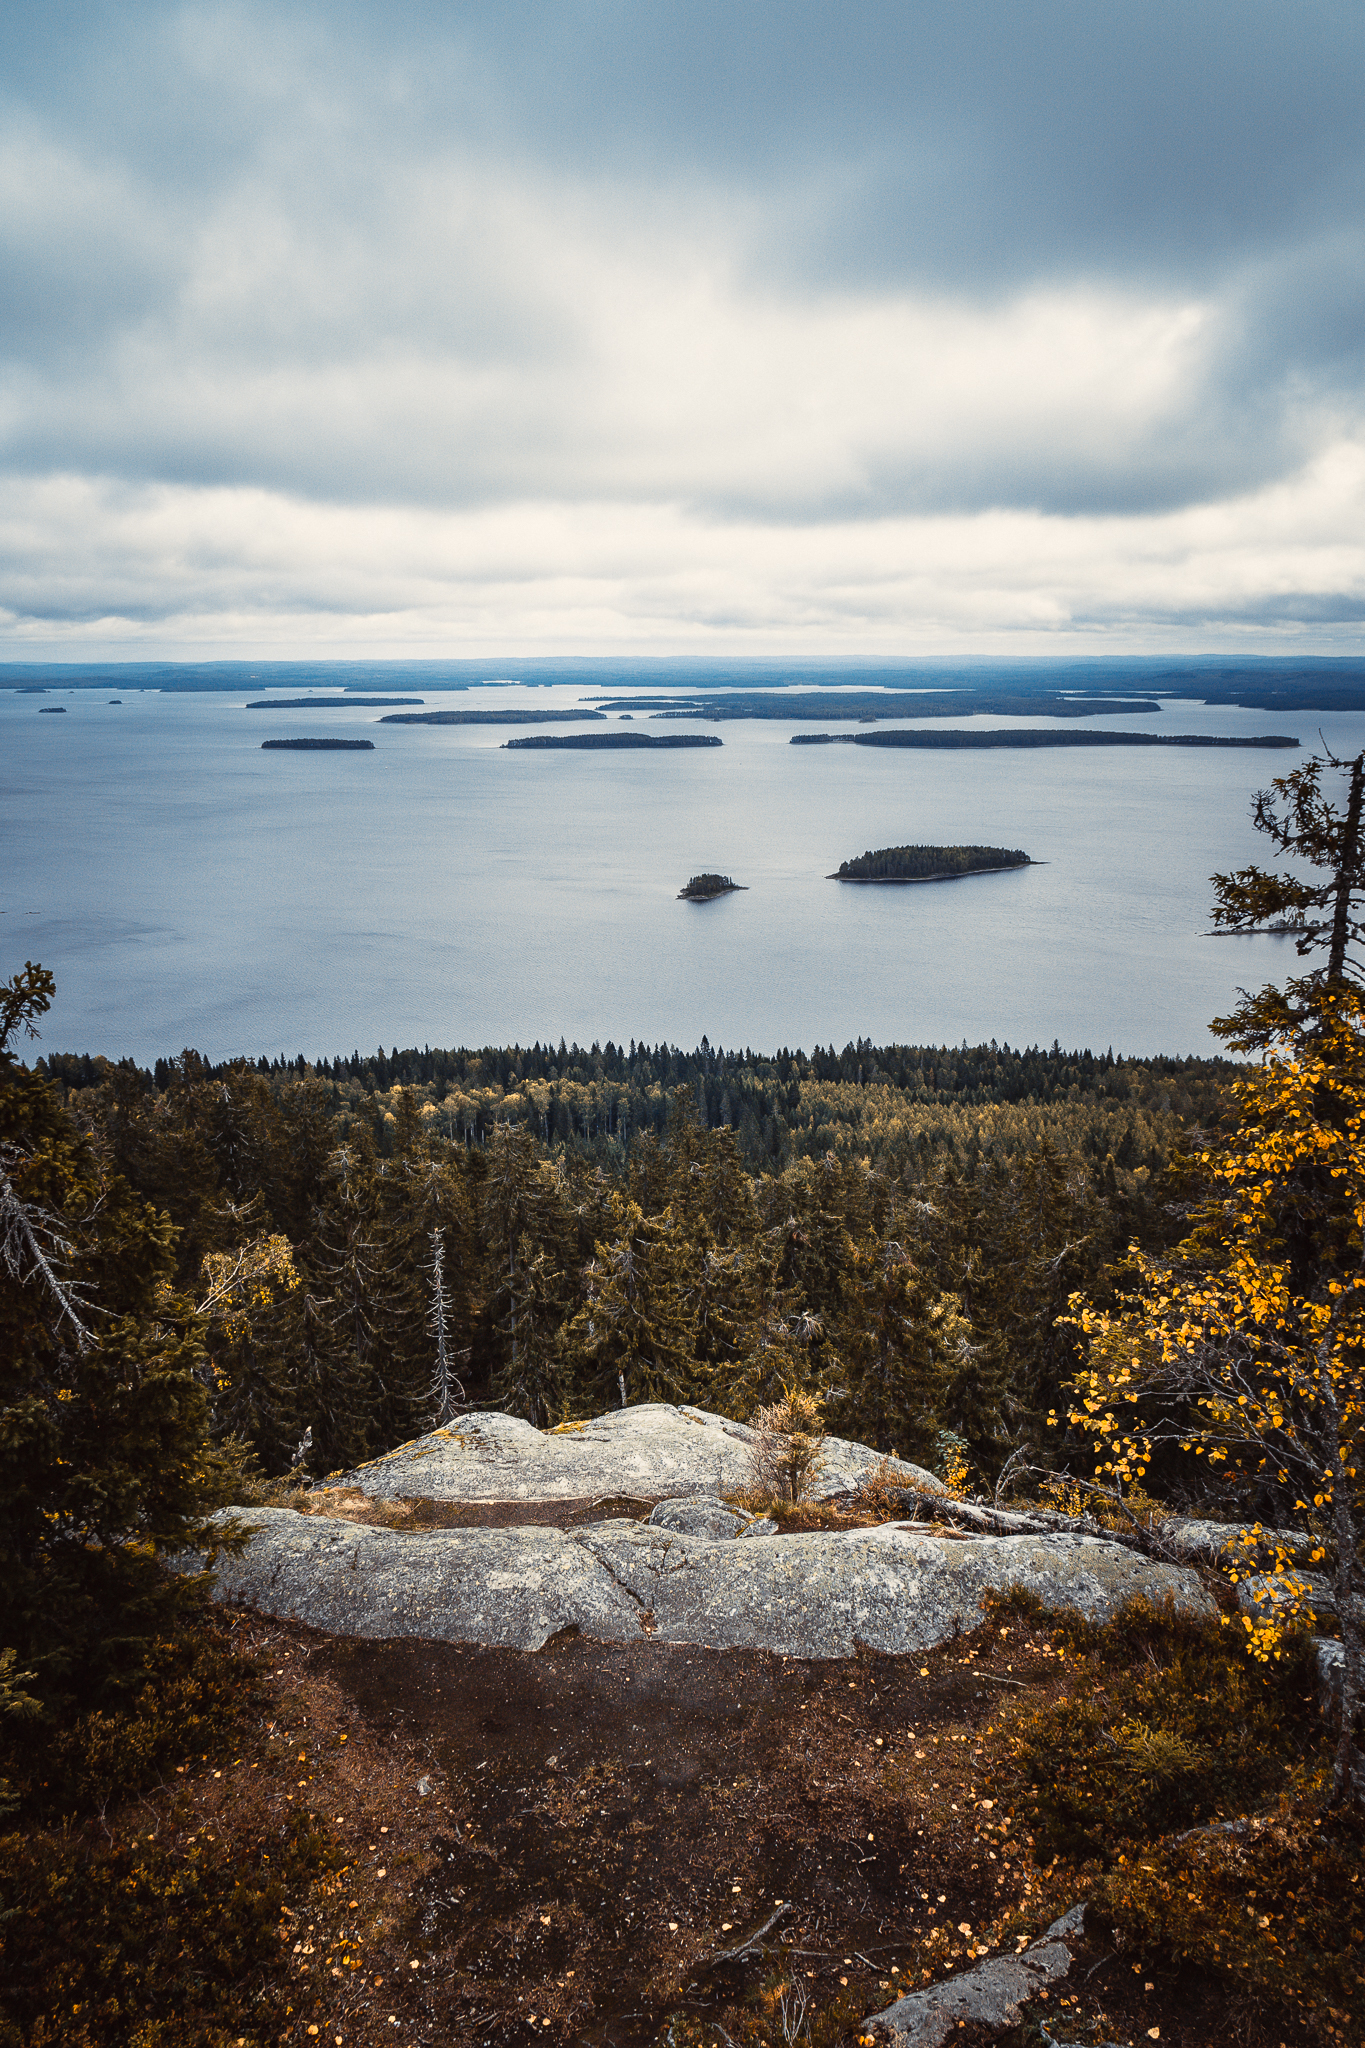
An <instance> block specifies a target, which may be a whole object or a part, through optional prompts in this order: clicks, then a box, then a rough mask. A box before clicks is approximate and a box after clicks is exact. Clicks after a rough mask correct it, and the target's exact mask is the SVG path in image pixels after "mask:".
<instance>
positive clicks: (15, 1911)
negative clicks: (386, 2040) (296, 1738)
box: [0, 1810, 331, 2048]
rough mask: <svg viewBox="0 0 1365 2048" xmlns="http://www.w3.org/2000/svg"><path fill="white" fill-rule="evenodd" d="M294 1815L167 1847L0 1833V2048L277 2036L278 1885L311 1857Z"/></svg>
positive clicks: (305, 1830) (310, 1872)
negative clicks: (271, 1827)
mask: <svg viewBox="0 0 1365 2048" xmlns="http://www.w3.org/2000/svg"><path fill="white" fill-rule="evenodd" d="M330 1853H331V1852H330V1851H329V1849H328V1846H327V1843H326V1840H325V1838H324V1836H323V1835H321V1834H320V1833H319V1832H317V1830H316V1828H315V1827H314V1825H313V1823H312V1822H311V1821H310V1820H309V1819H308V1818H307V1817H306V1816H305V1815H304V1814H303V1813H302V1812H300V1811H298V1810H296V1811H295V1812H294V1813H293V1814H292V1815H291V1817H290V1818H289V1819H288V1820H287V1821H282V1822H281V1823H280V1825H279V1826H278V1828H277V1829H276V1830H275V1831H273V1832H270V1833H267V1832H264V1831H262V1832H260V1833H258V1834H257V1836H256V1837H255V1839H254V1840H244V1839H243V1836H242V1834H241V1833H240V1832H235V1833H234V1835H233V1837H232V1840H231V1842H230V1843H228V1842H224V1841H223V1840H222V1839H221V1837H219V1838H217V1839H215V1838H214V1837H213V1836H201V1837H199V1838H198V1839H197V1840H191V1841H190V1842H188V1843H181V1842H180V1841H179V1839H178V1838H177V1837H176V1836H175V1835H174V1833H172V1835H171V1838H170V1842H169V1844H168V1846H165V1847H163V1846H161V1844H160V1842H159V1841H158V1840H156V1839H154V1838H152V1837H150V1836H149V1837H148V1838H147V1839H146V1840H139V1839H138V1837H137V1836H135V1835H124V1834H121V1833H120V1832H118V1831H114V1832H113V1833H112V1834H110V1833H108V1832H106V1830H105V1829H104V1828H103V1827H101V1826H100V1824H99V1823H98V1822H96V1821H90V1822H88V1823H87V1824H86V1825H85V1826H84V1827H81V1828H78V1829H61V1830H51V1831H46V1830H44V1831H34V1832H32V1833H30V1834H28V1835H26V1836H19V1835H11V1836H9V1837H7V1838H5V1839H4V1840H3V1841H0V1986H2V1987H3V1988H0V2048H21V2044H22V2048H49V2044H53V2043H56V2042H58V2041H60V2042H62V2043H63V2044H64V2048H130V2044H132V2048H228V2044H229V2043H234V2044H235V2043H238V2042H241V2041H242V2040H243V2039H245V2040H246V2041H247V2042H249V2043H251V2044H253V2048H254V2044H256V2043H258V2042H262V2041H264V2040H266V2039H272V2040H273V2039H276V2038H278V2035H279V2032H280V2030H281V2028H282V2027H283V2025H284V2023H285V2018H286V2011H285V2003H284V2000H285V1993H286V1988H287V1978H286V1974H285V1969H284V1968H283V1967H282V1964H283V1961H284V1956H285V1954H287V1951H286V1949H285V1941H286V1933H285V1930H286V1926H287V1922H286V1921H285V1919H284V1918H283V1916H282V1911H281V1909H282V1907H283V1905H284V1903H285V1900H286V1898H287V1896H288V1895H289V1893H291V1892H293V1891H296V1890H298V1889H299V1888H301V1887H302V1886H304V1885H306V1884H307V1883H309V1882H310V1881H311V1880H312V1879H313V1878H314V1877H315V1876H317V1875H318V1874H319V1873H320V1872H321V1871H322V1870H323V1869H324V1868H325V1867H326V1864H327V1862H328V1860H329V1856H330Z"/></svg>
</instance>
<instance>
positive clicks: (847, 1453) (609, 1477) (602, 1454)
mask: <svg viewBox="0 0 1365 2048" xmlns="http://www.w3.org/2000/svg"><path fill="white" fill-rule="evenodd" d="M752 1442H753V1431H752V1430H751V1429H747V1428H746V1427H745V1425H744V1424H743V1423H742V1422H732V1421H730V1420H729V1418H728V1417H726V1416H723V1415H711V1414H708V1413H707V1411H706V1410H705V1409H703V1408H675V1407H673V1406H672V1405H671V1404H670V1403H668V1402H665V1401H642V1402H640V1403H639V1404H638V1405H637V1406H636V1407H633V1408H615V1409H612V1410H611V1411H610V1412H609V1413H608V1414H606V1415H598V1416H595V1417H594V1418H593V1420H592V1421H591V1422H570V1423H565V1424H563V1425H562V1426H561V1427H560V1428H559V1429H551V1430H539V1429H534V1428H532V1426H531V1424H530V1423H529V1422H522V1421H520V1420H519V1419H518V1418H517V1417H516V1416H513V1415H502V1414H499V1413H496V1412H495V1413H482V1412H481V1413H478V1414H473V1415H466V1416H463V1417H462V1418H461V1420H460V1421H459V1422H458V1423H452V1424H451V1426H450V1427H449V1428H448V1429H437V1430H433V1431H432V1433H431V1434H430V1435H429V1436H423V1437H418V1438H417V1439H416V1440H415V1442H413V1443H409V1444H400V1445H399V1447H398V1449H397V1450H394V1451H389V1452H388V1453H387V1454H386V1455H385V1456H384V1457H382V1458H376V1459H374V1460H373V1461H372V1462H371V1463H370V1464H368V1465H361V1466H360V1467H359V1468H358V1469H357V1470H356V1471H354V1472H347V1473H334V1474H333V1475H332V1477H333V1478H334V1479H337V1480H339V1481H341V1482H342V1483H344V1484H347V1485H351V1486H356V1487H359V1488H360V1489H361V1491H362V1492H364V1493H367V1494H368V1495H369V1496H370V1497H371V1499H373V1500H394V1499H402V1498H412V1497H414V1496H424V1497H425V1498H426V1499H428V1500H463V1501H491V1500H497V1501H513V1500H516V1501H521V1500H533V1501H549V1500H594V1499H602V1498H607V1499H611V1500H625V1499H635V1500H641V1501H645V1500H649V1501H655V1500H659V1499H663V1498H667V1497H671V1496H677V1495H683V1494H699V1493H701V1494H711V1495H713V1496H714V1495H717V1494H721V1493H725V1492H732V1491H734V1490H736V1489H738V1488H741V1487H745V1486H748V1485H749V1484H750V1483H751V1482H752V1479H753V1473H752V1470H751V1467H750V1461H749V1446H750V1444H751V1443H752ZM883 1465H885V1467H886V1470H887V1472H888V1474H889V1475H890V1477H891V1479H892V1481H893V1483H898V1484H900V1485H902V1486H911V1487H915V1488H917V1489H918V1490H919V1491H921V1492H927V1493H935V1494H941V1493H942V1492H943V1491H944V1487H943V1482H942V1480H940V1479H936V1478H935V1477H934V1475H933V1473H932V1472H926V1471H925V1470H924V1469H923V1467H922V1466H919V1465H912V1464H909V1463H908V1462H907V1461H906V1460H905V1459H903V1458H886V1459H883V1458H882V1457H881V1455H880V1453H879V1452H877V1451H873V1450H869V1449H868V1447H867V1445H866V1444H855V1443H849V1442H847V1441H846V1440H845V1439H844V1438H843V1437H827V1438H826V1439H825V1448H824V1457H823V1464H822V1467H821V1471H820V1474H819V1476H818V1478H817V1479H816V1481H815V1483H814V1485H813V1486H812V1488H811V1492H812V1494H813V1496H814V1497H815V1498H816V1499H818V1500H826V1499H830V1498H832V1497H833V1496H834V1495H836V1494H842V1493H850V1492H853V1491H854V1490H856V1488H857V1487H859V1486H861V1485H862V1484H863V1483H864V1482H865V1481H866V1480H868V1479H870V1478H871V1477H872V1475H873V1474H874V1473H875V1472H877V1471H878V1470H880V1469H881V1467H882V1466H883Z"/></svg>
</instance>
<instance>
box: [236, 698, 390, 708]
mask: <svg viewBox="0 0 1365 2048" xmlns="http://www.w3.org/2000/svg"><path fill="white" fill-rule="evenodd" d="M426 701H427V700H426V698H425V697H257V698H256V699H255V700H254V702H252V703H250V704H248V705H247V706H246V709H247V710H248V711H346V710H349V709H350V707H351V706H352V705H353V704H358V705H360V707H361V708H362V710H363V709H364V708H365V706H366V705H369V706H370V707H373V706H375V705H377V704H425V703H426Z"/></svg>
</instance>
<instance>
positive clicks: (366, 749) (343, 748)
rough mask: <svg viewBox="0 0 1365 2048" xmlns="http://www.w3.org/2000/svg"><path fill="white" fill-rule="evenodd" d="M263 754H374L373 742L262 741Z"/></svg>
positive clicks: (331, 740) (332, 740)
mask: <svg viewBox="0 0 1365 2048" xmlns="http://www.w3.org/2000/svg"><path fill="white" fill-rule="evenodd" d="M261 750H262V752H263V753H267V754H268V753H271V752H283V753H293V754H372V753H373V752H374V741H373V740H334V739H326V740H262V741H261Z"/></svg>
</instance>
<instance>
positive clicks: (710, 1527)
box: [649, 1493, 777, 1543]
mask: <svg viewBox="0 0 1365 2048" xmlns="http://www.w3.org/2000/svg"><path fill="white" fill-rule="evenodd" d="M758 1519H759V1518H758V1517H757V1516H755V1515H748V1514H746V1513H745V1512H744V1510H743V1508H731V1507H727V1506H726V1505H725V1503H724V1501H721V1500H717V1499H716V1496H715V1495H714V1494H713V1493H711V1494H705V1493H702V1494H696V1493H694V1494H684V1495H683V1497H682V1498H681V1499H680V1500H661V1501H660V1502H659V1504H658V1506H657V1507H656V1508H655V1510H654V1512H653V1513H652V1514H651V1516H650V1518H649V1525H650V1527H651V1528H652V1529H676V1530H677V1532H678V1534H679V1535H680V1536H707V1537H709V1538H710V1539H711V1541H712V1542H713V1543H723V1542H724V1541H725V1539H726V1538H727V1537H733V1536H742V1535H743V1534H744V1533H745V1531H746V1530H747V1529H750V1528H752V1526H753V1524H754V1523H755V1522H756V1521H757V1520H758ZM763 1520H764V1521H765V1522H767V1517H766V1516H765V1517H763ZM769 1526H770V1527H771V1528H773V1529H775V1528H776V1527H777V1524H776V1523H775V1522H773V1523H771V1524H769Z"/></svg>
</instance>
